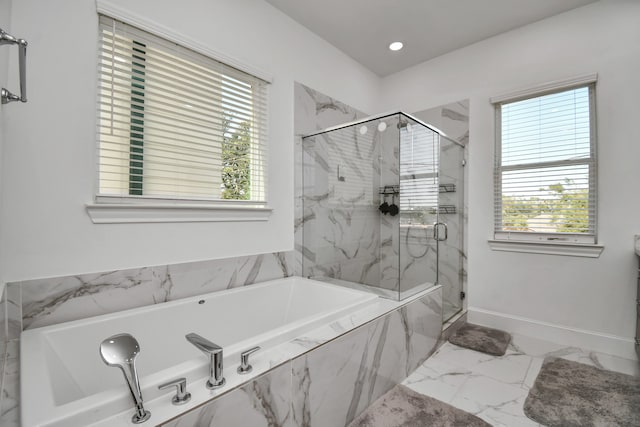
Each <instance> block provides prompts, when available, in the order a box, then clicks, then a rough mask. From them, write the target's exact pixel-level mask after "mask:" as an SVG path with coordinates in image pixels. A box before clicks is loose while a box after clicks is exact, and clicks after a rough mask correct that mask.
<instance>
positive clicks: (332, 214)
mask: <svg viewBox="0 0 640 427" xmlns="http://www.w3.org/2000/svg"><path fill="white" fill-rule="evenodd" d="M294 96H295V105H296V110H295V129H294V131H295V134H296V146H295V153H294V155H295V159H296V161H295V169H296V170H295V177H296V182H295V188H296V191H295V198H296V200H295V208H296V213H295V217H296V223H295V247H296V254H297V257H298V259H299V262H300V264H302V259H303V258H304V266H305V268H304V271H303V275H304V276H325V277H334V278H339V279H343V280H349V281H354V282H359V283H368V284H372V283H373V282H374V281H377V278H378V277H379V275H380V274H379V268H378V266H377V259H378V254H377V250H376V248H377V247H378V246H379V234H378V233H373V232H371V227H370V223H371V222H372V221H373V220H374V218H375V215H374V214H373V213H372V211H371V209H370V205H371V204H372V203H373V200H372V197H373V194H374V192H373V187H374V186H376V185H377V184H378V182H377V181H374V180H375V179H376V178H377V177H376V176H375V174H373V173H372V171H371V169H370V168H366V167H365V166H366V165H367V164H368V165H371V162H372V159H373V158H374V157H377V156H375V155H374V151H375V150H376V147H377V145H376V141H375V140H374V139H375V134H374V133H369V134H367V135H361V134H359V133H357V132H356V131H355V129H353V128H351V129H346V130H344V131H341V132H338V133H337V134H334V136H336V137H337V138H335V137H333V136H330V135H327V134H324V135H319V136H317V137H312V138H306V139H305V142H304V144H303V142H302V136H304V135H308V134H311V133H313V132H316V131H319V130H323V129H326V128H329V127H332V126H335V125H340V124H343V123H348V122H352V121H354V120H357V119H360V118H363V117H366V114H365V113H363V112H361V111H358V110H356V109H354V108H352V107H350V106H348V105H346V104H343V103H341V102H339V101H337V100H335V99H332V98H330V97H328V96H326V95H323V94H321V93H319V92H317V91H315V90H313V89H311V88H309V87H307V86H304V85H302V84H300V83H296V84H295V88H294ZM343 138H345V139H346V138H349V139H352V140H355V141H356V142H357V143H358V144H359V145H357V147H354V146H353V145H351V144H349V145H346V144H344V143H342V142H343V141H342V139H343ZM338 166H341V167H342V169H341V173H340V175H341V176H342V177H344V181H339V180H338ZM303 225H304V227H303Z"/></svg>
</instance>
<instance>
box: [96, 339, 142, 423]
mask: <svg viewBox="0 0 640 427" xmlns="http://www.w3.org/2000/svg"><path fill="white" fill-rule="evenodd" d="M139 353H140V346H139V345H138V341H136V339H135V338H134V337H132V336H131V335H129V334H118V335H114V336H112V337H109V338H107V339H106V340H104V341H102V343H101V344H100V356H102V360H103V361H104V363H106V364H107V365H108V366H114V367H117V368H120V370H121V371H122V373H123V374H124V379H125V380H126V382H127V385H128V386H129V391H130V392H131V396H132V397H133V401H134V402H135V405H136V413H135V414H134V415H133V417H132V418H131V421H132V422H134V423H135V424H140V423H143V422H145V421H147V420H148V419H149V417H150V416H151V412H149V411H147V410H145V409H144V406H143V405H142V392H141V391H140V382H139V381H138V372H137V371H136V357H137V356H138V354H139Z"/></svg>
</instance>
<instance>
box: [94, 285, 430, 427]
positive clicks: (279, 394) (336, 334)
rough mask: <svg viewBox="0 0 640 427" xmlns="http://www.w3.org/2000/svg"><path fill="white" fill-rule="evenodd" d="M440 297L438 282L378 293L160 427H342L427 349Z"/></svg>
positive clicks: (399, 378) (413, 365)
mask: <svg viewBox="0 0 640 427" xmlns="http://www.w3.org/2000/svg"><path fill="white" fill-rule="evenodd" d="M441 297H442V295H441V288H440V287H437V288H433V289H430V290H428V291H426V292H424V293H422V294H420V295H417V296H415V297H413V298H409V299H407V300H406V301H403V302H402V303H398V302H394V301H390V300H386V299H382V298H380V299H379V301H378V302H377V306H376V305H372V306H370V307H368V308H367V309H366V310H360V311H359V312H357V313H354V314H353V315H351V316H347V317H345V318H344V319H341V320H340V321H339V322H333V323H332V324H330V325H327V326H326V327H324V328H322V329H323V331H314V333H313V334H309V335H308V336H305V337H299V338H298V339H296V340H293V341H291V342H290V343H288V345H289V346H290V351H292V353H290V354H296V355H297V356H295V357H293V356H292V357H291V358H290V360H288V361H286V362H284V363H282V364H280V365H279V366H277V367H276V368H275V369H272V370H270V371H269V372H267V373H265V374H264V375H261V376H259V377H258V378H257V380H256V381H253V382H251V383H249V384H246V385H243V386H242V387H240V388H238V389H235V390H232V391H230V392H229V393H227V394H225V395H223V396H221V397H220V398H218V399H215V400H213V401H211V402H210V403H207V404H205V405H203V406H201V407H199V408H196V409H194V410H193V411H191V412H188V413H186V414H184V415H182V416H181V417H179V418H176V419H174V420H172V421H169V422H168V423H166V424H164V425H165V426H170V427H182V426H191V425H198V426H214V425H242V426H246V427H253V426H256V427H257V426H266V425H270V426H286V427H288V426H316V425H317V426H344V425H346V424H348V423H349V422H350V421H351V420H352V419H353V418H354V417H355V416H357V415H358V414H359V413H360V412H362V411H363V410H364V409H366V408H367V407H368V406H369V405H370V404H371V403H373V402H374V401H375V400H376V399H377V398H378V397H379V396H381V395H382V394H384V393H386V392H387V391H388V390H389V389H391V388H392V387H394V386H395V385H396V384H398V383H399V382H400V381H402V380H403V379H404V378H406V377H407V375H409V373H410V372H412V371H413V370H414V369H415V368H416V367H417V366H419V365H420V363H422V362H423V361H424V360H425V359H426V358H427V357H428V356H429V355H430V354H431V353H432V352H433V351H434V349H435V347H436V345H437V342H438V338H439V336H440V332H441V323H442V305H441ZM392 307H394V308H392ZM366 312H368V313H366ZM376 313H378V316H376V315H375V314H376ZM380 313H383V314H382V315H379V314H380ZM367 318H368V319H369V321H366V320H365V319H367ZM371 319H373V320H371ZM329 336H333V339H331V338H329ZM294 348H295V349H297V350H294ZM304 348H307V350H304ZM310 349H311V350H310ZM272 364H274V365H276V363H274V362H273V361H272ZM244 414H246V416H244ZM225 423H226V424H225ZM105 425H106V424H105Z"/></svg>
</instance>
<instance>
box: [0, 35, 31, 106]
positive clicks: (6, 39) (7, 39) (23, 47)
mask: <svg viewBox="0 0 640 427" xmlns="http://www.w3.org/2000/svg"><path fill="white" fill-rule="evenodd" d="M5 44H9V45H12V44H17V45H18V49H19V50H18V64H19V66H20V96H18V95H14V94H13V93H11V92H9V91H8V90H7V89H5V88H2V92H1V93H0V97H1V98H2V103H3V104H8V103H9V102H13V101H21V102H27V41H26V40H24V39H18V38H15V37H13V36H12V35H11V34H9V33H7V32H6V31H4V30H2V29H0V46H2V45H5Z"/></svg>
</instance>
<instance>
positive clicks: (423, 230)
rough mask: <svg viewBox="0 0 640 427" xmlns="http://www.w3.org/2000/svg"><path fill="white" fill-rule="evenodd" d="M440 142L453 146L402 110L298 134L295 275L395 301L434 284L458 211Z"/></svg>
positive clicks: (455, 182) (457, 183) (457, 188)
mask: <svg viewBox="0 0 640 427" xmlns="http://www.w3.org/2000/svg"><path fill="white" fill-rule="evenodd" d="M443 143H446V144H449V145H451V144H457V145H460V144H459V143H457V142H455V141H451V140H449V139H448V138H446V137H445V136H444V135H442V134H441V133H440V132H439V131H438V130H436V129H434V128H432V127H430V126H429V125H427V124H425V123H423V122H421V121H420V120H417V119H415V118H413V117H411V116H409V115H407V114H405V113H401V112H399V113H393V114H385V115H381V116H376V117H372V118H367V119H364V120H361V121H358V122H353V123H348V124H344V125H340V126H336V127H333V128H330V129H326V130H323V131H320V132H317V133H314V134H311V135H307V136H305V137H303V143H302V147H303V148H302V187H303V192H302V194H303V197H302V200H303V218H304V221H303V248H304V251H303V261H302V267H303V275H304V276H307V277H313V278H321V279H325V280H330V281H332V282H334V283H343V284H346V285H353V284H358V285H364V286H367V287H368V288H369V289H370V290H372V291H374V292H377V293H379V294H382V295H384V296H387V297H389V298H393V299H398V300H401V299H404V298H406V297H407V296H410V295H413V294H414V293H416V292H419V291H420V290H423V289H426V288H428V287H431V286H434V285H435V284H437V283H438V282H439V279H438V278H439V263H438V252H439V251H438V248H439V246H440V245H441V244H442V242H444V241H446V240H447V239H448V238H449V228H448V225H447V219H446V217H447V216H448V215H452V214H459V213H460V211H461V209H462V203H461V202H460V203H459V202H458V201H461V200H462V199H461V198H460V194H461V192H462V183H463V180H462V179H453V178H450V177H449V176H452V175H455V174H452V173H447V174H446V175H442V174H441V166H442V165H441V157H442V154H441V149H442V146H443ZM457 167H458V168H462V164H457ZM444 176H446V178H444ZM453 194H456V195H458V196H457V197H451V195H453ZM445 195H448V196H449V197H444V196H445ZM460 224H461V222H460ZM459 231H461V230H458V228H457V227H456V232H455V234H456V236H458V232H459Z"/></svg>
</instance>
